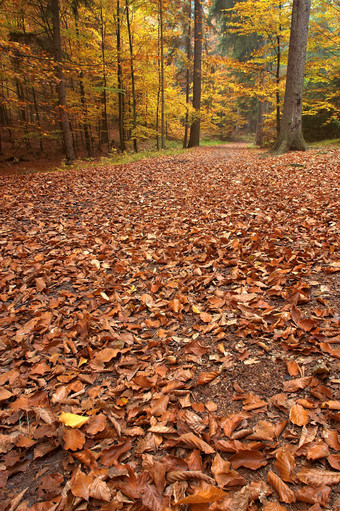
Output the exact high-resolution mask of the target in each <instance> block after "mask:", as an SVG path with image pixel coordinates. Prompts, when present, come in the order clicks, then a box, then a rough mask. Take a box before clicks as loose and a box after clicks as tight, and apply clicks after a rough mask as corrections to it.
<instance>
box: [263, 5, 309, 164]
mask: <svg viewBox="0 0 340 511" xmlns="http://www.w3.org/2000/svg"><path fill="white" fill-rule="evenodd" d="M310 6H311V0H293V11H292V21H291V31H290V40H289V52H288V65H287V80H286V90H285V97H284V105H283V113H282V120H281V125H280V133H279V136H278V138H277V140H276V142H275V144H274V145H273V147H272V148H271V150H270V152H272V153H274V154H282V153H285V152H287V151H289V150H296V151H305V150H306V143H305V141H304V138H303V133H302V93H303V80H304V71H305V62H306V49H307V37H308V22H309V13H310Z"/></svg>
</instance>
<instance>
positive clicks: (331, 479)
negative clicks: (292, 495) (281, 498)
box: [296, 468, 340, 486]
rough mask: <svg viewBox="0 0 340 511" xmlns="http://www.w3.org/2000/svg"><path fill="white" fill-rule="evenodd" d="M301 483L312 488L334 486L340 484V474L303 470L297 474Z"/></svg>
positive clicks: (311, 469) (312, 469)
mask: <svg viewBox="0 0 340 511" xmlns="http://www.w3.org/2000/svg"><path fill="white" fill-rule="evenodd" d="M296 476H297V478H298V479H299V481H302V482H303V483H305V484H308V485H310V486H333V485H334V484H339V483H340V472H331V471H329V470H319V469H317V468H303V469H302V470H300V472H298V473H297V474H296Z"/></svg>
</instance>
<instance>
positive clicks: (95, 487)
mask: <svg viewBox="0 0 340 511" xmlns="http://www.w3.org/2000/svg"><path fill="white" fill-rule="evenodd" d="M89 495H90V497H92V498H93V499H97V500H103V501H104V502H110V501H111V491H110V488H109V487H108V485H107V484H106V482H105V481H103V480H102V479H100V477H96V479H95V480H94V481H93V482H92V483H91V485H90V488H89Z"/></svg>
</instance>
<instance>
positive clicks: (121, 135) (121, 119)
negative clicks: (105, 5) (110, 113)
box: [116, 0, 125, 153]
mask: <svg viewBox="0 0 340 511" xmlns="http://www.w3.org/2000/svg"><path fill="white" fill-rule="evenodd" d="M116 8H117V20H116V22H117V24H116V37H117V82H118V128H119V143H120V150H121V151H122V153H123V152H124V151H125V133H124V90H123V71H122V59H121V33H120V3H119V0H117V3H116Z"/></svg>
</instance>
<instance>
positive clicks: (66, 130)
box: [51, 0, 76, 162]
mask: <svg viewBox="0 0 340 511" xmlns="http://www.w3.org/2000/svg"><path fill="white" fill-rule="evenodd" d="M51 13H52V24H53V40H54V51H55V58H56V61H57V62H58V67H57V75H58V86H57V89H58V99H59V108H60V118H61V130H62V134H63V141H64V149H65V155H66V160H67V161H68V162H72V161H74V160H75V159H76V154H75V151H74V146H73V140H72V132H71V125H70V120H69V116H68V111H67V102H66V85H65V77H64V71H63V67H62V62H63V52H62V46H61V35H60V16H59V0H51Z"/></svg>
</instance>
